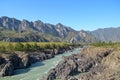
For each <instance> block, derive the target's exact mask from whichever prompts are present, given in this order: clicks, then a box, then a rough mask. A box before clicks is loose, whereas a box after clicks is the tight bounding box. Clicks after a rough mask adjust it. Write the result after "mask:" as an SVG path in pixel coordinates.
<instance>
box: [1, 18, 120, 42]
mask: <svg viewBox="0 0 120 80" xmlns="http://www.w3.org/2000/svg"><path fill="white" fill-rule="evenodd" d="M119 33H120V28H105V29H98V30H94V31H84V30H81V31H76V30H74V29H72V28H70V27H68V26H65V25H63V24H61V23H58V24H56V25H54V24H50V23H44V22H42V21H40V20H37V21H34V22H32V21H28V20H25V19H23V20H22V21H21V20H18V19H15V18H9V17H7V16H3V17H1V18H0V41H10V42H19V41H20V42H26V41H35V42H50V41H51V42H58V41H59V42H71V43H76V42H92V43H93V42H98V41H114V42H119V41H120V35H119Z"/></svg>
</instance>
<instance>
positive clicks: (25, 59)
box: [0, 47, 73, 76]
mask: <svg viewBox="0 0 120 80" xmlns="http://www.w3.org/2000/svg"><path fill="white" fill-rule="evenodd" d="M72 49H73V48H72V47H66V48H60V49H46V50H44V51H42V52H40V51H38V52H37V51H36V52H21V51H16V52H14V53H11V54H10V53H9V54H3V55H1V57H0V76H11V75H13V74H14V70H15V69H23V68H27V67H29V66H30V65H31V64H32V63H35V62H37V61H43V60H46V59H50V58H53V57H54V56H55V55H57V54H61V53H64V52H65V51H68V50H72Z"/></svg>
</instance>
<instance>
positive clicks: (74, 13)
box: [0, 0, 120, 31]
mask: <svg viewBox="0 0 120 80" xmlns="http://www.w3.org/2000/svg"><path fill="white" fill-rule="evenodd" d="M119 3H120V1H119V0H99V1H98V0H84V1H83V0H74V1H72V0H71V1H70V0H69V1H68V0H57V1H56V0H52V1H50V0H36V1H35V0H12V1H10V0H0V10H1V13H0V16H8V17H10V18H13V17H14V18H16V19H19V20H22V19H26V20H29V21H36V20H41V21H43V22H44V23H51V24H54V25H55V24H57V23H62V24H63V25H66V26H68V27H71V28H73V29H75V30H82V29H83V30H87V31H93V30H96V29H99V28H107V27H119V26H120V23H119V19H120V16H119V14H120V5H119Z"/></svg>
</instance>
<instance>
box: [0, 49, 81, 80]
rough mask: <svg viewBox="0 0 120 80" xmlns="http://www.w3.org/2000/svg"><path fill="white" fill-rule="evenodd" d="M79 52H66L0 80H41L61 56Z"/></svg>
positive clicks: (77, 50)
mask: <svg viewBox="0 0 120 80" xmlns="http://www.w3.org/2000/svg"><path fill="white" fill-rule="evenodd" d="M80 50H81V48H76V49H74V50H73V51H72V52H70V51H68V52H65V53H63V54H59V55H56V56H55V57H54V58H51V59H48V60H44V61H42V62H37V63H35V64H32V65H31V66H30V67H29V68H26V69H18V70H15V72H14V73H15V74H14V75H13V76H7V77H0V80H41V78H42V77H43V75H45V74H46V73H47V72H48V71H49V70H50V69H52V68H54V67H55V66H56V65H57V64H58V63H59V62H60V60H62V56H70V55H72V54H76V53H78V52H79V51H80Z"/></svg>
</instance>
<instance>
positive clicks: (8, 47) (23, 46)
mask: <svg viewBox="0 0 120 80" xmlns="http://www.w3.org/2000/svg"><path fill="white" fill-rule="evenodd" d="M76 45H77V44H71V43H64V42H0V52H10V51H37V50H43V49H54V48H56V49H58V48H65V47H68V46H76ZM77 46H78V45H77Z"/></svg>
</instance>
